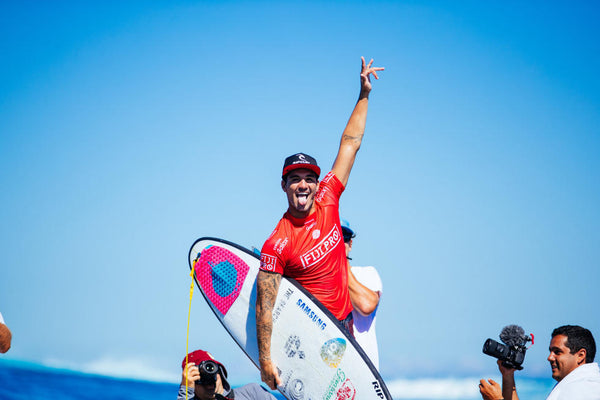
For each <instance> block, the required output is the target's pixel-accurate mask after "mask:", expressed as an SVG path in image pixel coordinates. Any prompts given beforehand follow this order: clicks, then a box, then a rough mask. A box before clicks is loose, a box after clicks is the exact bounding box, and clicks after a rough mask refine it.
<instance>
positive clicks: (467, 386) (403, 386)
mask: <svg viewBox="0 0 600 400" xmlns="http://www.w3.org/2000/svg"><path fill="white" fill-rule="evenodd" d="M386 384H387V387H388V390H389V391H390V394H391V395H392V396H393V397H394V399H465V400H466V399H481V395H480V394H479V390H478V389H477V388H478V386H477V385H479V379H477V378H421V379H395V380H390V381H386Z"/></svg>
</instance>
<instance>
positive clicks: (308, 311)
mask: <svg viewBox="0 0 600 400" xmlns="http://www.w3.org/2000/svg"><path fill="white" fill-rule="evenodd" d="M296 305H297V306H298V308H300V310H302V312H303V313H304V314H305V315H306V316H307V317H308V318H309V319H311V320H312V321H313V322H314V323H315V324H316V325H317V326H318V327H319V328H321V330H325V327H326V326H327V324H326V323H325V320H323V319H322V318H321V317H319V315H318V314H317V313H315V312H314V310H311V309H310V306H308V305H307V304H306V303H305V302H303V301H302V299H298V301H297V302H296Z"/></svg>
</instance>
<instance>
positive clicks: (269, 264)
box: [260, 253, 277, 271]
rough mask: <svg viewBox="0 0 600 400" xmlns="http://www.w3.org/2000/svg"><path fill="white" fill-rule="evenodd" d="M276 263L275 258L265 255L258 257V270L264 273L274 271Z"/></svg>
mask: <svg viewBox="0 0 600 400" xmlns="http://www.w3.org/2000/svg"><path fill="white" fill-rule="evenodd" d="M276 263H277V257H275V256H270V255H268V254H265V253H262V254H261V255H260V269H264V270H265V271H275V265H276Z"/></svg>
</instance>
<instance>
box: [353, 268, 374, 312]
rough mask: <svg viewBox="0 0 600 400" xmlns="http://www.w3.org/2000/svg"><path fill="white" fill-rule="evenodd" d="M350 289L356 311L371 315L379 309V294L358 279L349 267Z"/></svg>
mask: <svg viewBox="0 0 600 400" xmlns="http://www.w3.org/2000/svg"><path fill="white" fill-rule="evenodd" d="M348 289H349V291H350V301H351V302H352V306H353V307H354V309H355V310H356V311H358V312H359V313H360V314H362V315H365V316H366V315H369V314H371V313H372V312H373V311H375V309H376V308H377V304H379V292H375V291H373V290H371V289H369V288H368V287H366V286H365V285H363V284H362V283H360V282H359V281H358V279H356V277H355V276H354V274H353V273H352V269H351V268H350V265H348Z"/></svg>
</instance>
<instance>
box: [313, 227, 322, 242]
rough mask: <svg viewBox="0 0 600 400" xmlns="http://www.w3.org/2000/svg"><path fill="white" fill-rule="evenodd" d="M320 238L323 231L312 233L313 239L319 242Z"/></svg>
mask: <svg viewBox="0 0 600 400" xmlns="http://www.w3.org/2000/svg"><path fill="white" fill-rule="evenodd" d="M319 236H321V231H320V230H318V229H315V230H314V231H313V233H312V238H313V239H315V240H317V239H318V238H319Z"/></svg>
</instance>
